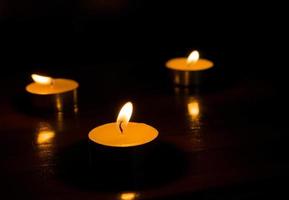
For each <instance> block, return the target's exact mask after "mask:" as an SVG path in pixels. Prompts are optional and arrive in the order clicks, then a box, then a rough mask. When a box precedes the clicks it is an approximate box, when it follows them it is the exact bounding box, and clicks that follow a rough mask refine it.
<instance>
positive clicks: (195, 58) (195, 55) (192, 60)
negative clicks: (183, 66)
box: [187, 50, 200, 65]
mask: <svg viewBox="0 0 289 200" xmlns="http://www.w3.org/2000/svg"><path fill="white" fill-rule="evenodd" d="M199 57H200V55H199V52H198V51H197V50H194V51H192V52H191V53H190V55H189V56H188V58H187V63H188V64H189V65H190V64H194V63H196V62H197V61H198V60H199Z"/></svg>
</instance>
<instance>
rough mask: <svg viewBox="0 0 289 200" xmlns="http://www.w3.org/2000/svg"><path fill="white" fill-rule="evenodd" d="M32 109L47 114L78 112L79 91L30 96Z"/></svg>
mask: <svg viewBox="0 0 289 200" xmlns="http://www.w3.org/2000/svg"><path fill="white" fill-rule="evenodd" d="M28 99H29V101H30V104H31V107H33V108H35V109H36V110H38V111H45V112H77V110H78V102H77V101H78V97H77V89H75V90H71V91H68V92H63V93H59V94H46V95H35V94H28Z"/></svg>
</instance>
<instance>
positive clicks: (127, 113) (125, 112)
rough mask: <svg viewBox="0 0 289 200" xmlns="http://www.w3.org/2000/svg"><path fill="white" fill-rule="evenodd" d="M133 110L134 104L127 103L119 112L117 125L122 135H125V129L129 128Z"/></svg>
mask: <svg viewBox="0 0 289 200" xmlns="http://www.w3.org/2000/svg"><path fill="white" fill-rule="evenodd" d="M132 109H133V107H132V103H131V102H127V103H126V104H124V106H123V107H122V108H121V110H120V111H119V114H118V116H117V120H116V123H117V126H118V128H119V130H120V132H121V133H123V132H124V130H125V128H126V127H127V124H128V122H129V120H130V117H131V114H132Z"/></svg>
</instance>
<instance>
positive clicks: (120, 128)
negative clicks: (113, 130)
mask: <svg viewBox="0 0 289 200" xmlns="http://www.w3.org/2000/svg"><path fill="white" fill-rule="evenodd" d="M122 123H123V121H121V122H120V123H119V130H120V132H121V133H123V129H122V127H121V124H122Z"/></svg>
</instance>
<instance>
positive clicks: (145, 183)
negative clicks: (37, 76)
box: [0, 62, 289, 199]
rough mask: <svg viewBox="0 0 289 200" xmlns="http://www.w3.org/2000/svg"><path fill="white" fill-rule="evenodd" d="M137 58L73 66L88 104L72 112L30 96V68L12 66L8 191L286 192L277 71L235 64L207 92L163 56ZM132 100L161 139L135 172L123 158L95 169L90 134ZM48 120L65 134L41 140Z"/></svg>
mask: <svg viewBox="0 0 289 200" xmlns="http://www.w3.org/2000/svg"><path fill="white" fill-rule="evenodd" d="M130 65H132V66H133V67H130ZM130 65H129V64H124V63H122V64H121V63H119V64H118V66H119V68H114V69H115V70H116V71H114V72H112V71H111V70H108V71H107V70H103V69H104V68H105V67H107V66H102V65H95V66H94V67H91V66H90V67H88V66H86V67H83V66H82V67H79V68H77V67H74V68H72V69H70V70H69V72H68V75H67V77H69V78H75V79H77V80H78V81H79V83H80V88H79V100H80V103H79V112H78V113H77V114H73V115H68V114H64V116H63V119H62V120H61V119H60V118H59V116H57V115H55V114H52V115H51V114H50V115H48V114H47V113H39V112H35V111H33V110H31V108H27V107H26V106H25V104H24V103H23V102H22V100H23V99H22V97H23V96H22V95H23V92H24V87H25V84H26V83H28V82H29V81H30V80H29V72H25V71H18V72H15V73H14V75H13V77H10V76H9V77H7V76H5V77H4V76H3V78H2V79H1V90H2V94H3V95H1V100H0V101H1V115H0V123H1V126H0V128H1V130H0V134H1V140H0V150H1V151H0V152H1V167H0V169H1V173H0V174H1V181H0V184H1V191H2V194H1V195H2V196H5V197H6V198H19V197H27V198H30V199H32V198H33V199H34V198H36V199H38V198H41V199H52V198H56V197H57V198H62V199H79V198H81V199H119V195H120V194H121V193H122V192H126V191H132V192H136V193H137V194H138V198H139V199H185V198H188V199H191V198H195V197H198V198H205V199H219V198H222V199H232V198H238V199H248V198H250V199H251V198H255V197H256V198H257V197H258V198H259V197H265V196H268V195H272V196H274V197H276V196H277V197H281V196H282V195H284V194H285V192H286V190H285V189H286V182H287V178H288V164H289V163H288V156H287V151H286V147H287V139H288V136H287V133H288V132H287V127H286V120H285V118H283V115H282V111H280V110H282V108H283V100H282V99H281V98H278V90H275V88H274V86H275V85H274V84H272V82H271V81H268V79H267V78H268V77H263V78H265V79H266V80H262V79H256V77H255V76H253V78H252V77H250V76H248V77H245V76H244V77H242V78H241V77H238V76H236V77H235V78H236V79H235V80H231V78H228V76H229V75H234V74H233V73H230V74H227V75H226V76H224V78H225V80H226V81H220V80H221V79H222V78H221V77H220V79H218V80H219V81H217V82H215V84H214V85H211V86H208V87H207V88H199V89H198V90H197V92H196V90H190V91H184V90H179V89H176V88H174V87H173V86H172V85H170V82H169V79H168V73H167V72H166V70H162V67H161V66H157V65H156V66H157V67H158V69H159V71H158V70H156V72H155V71H154V70H153V69H152V68H150V69H149V70H143V72H141V71H134V67H136V66H137V67H145V66H143V65H137V64H136V63H133V62H132V63H130ZM111 66H113V64H111ZM216 68H217V70H216V75H219V76H222V75H220V74H218V73H217V72H218V71H219V70H222V67H221V66H216ZM60 69H61V68H59V69H57V68H56V69H55V68H53V67H51V69H50V72H51V74H57V72H59V71H60V72H61V73H60V74H61V75H63V74H62V72H63V71H65V70H63V71H61V70H60ZM99 69H100V70H99ZM47 70H49V68H48V69H47ZM10 72H11V73H13V72H12V71H10ZM100 72H101V74H100ZM154 72H155V73H154ZM114 75H115V76H114ZM259 78H260V77H259ZM208 88H209V89H208ZM192 98H197V99H198V100H199V103H200V112H201V117H200V122H201V126H200V129H199V130H194V129H192V126H193V123H192V121H191V119H190V117H189V115H188V111H187V103H188V102H190V101H191V99H192ZM127 100H131V101H132V102H133V103H134V106H135V109H134V114H133V117H132V119H133V121H139V122H145V123H148V124H150V125H152V126H154V127H155V128H157V129H158V130H159V132H160V135H159V141H160V143H159V145H158V147H157V148H156V149H155V153H154V154H153V155H152V156H151V158H149V159H148V160H146V163H145V165H144V166H145V167H144V169H143V168H142V170H143V171H139V172H136V176H135V177H134V176H133V177H131V176H130V177H128V178H127V180H126V178H124V177H123V175H119V174H118V173H116V172H119V171H121V170H119V169H121V166H107V167H106V168H101V169H100V168H98V167H96V168H95V169H94V168H93V169H91V167H90V166H89V162H88V155H89V149H88V144H87V134H88V132H89V131H90V130H91V129H92V128H94V127H95V126H98V125H100V124H103V123H107V122H112V121H114V120H115V118H116V115H117V112H118V109H119V108H120V106H121V105H122V104H123V103H124V102H126V101H127ZM41 124H42V125H43V124H46V125H47V124H48V126H50V127H51V128H52V129H53V130H54V131H55V137H54V138H53V139H52V140H50V141H49V142H46V143H43V144H38V143H37V137H38V133H37V130H38V128H39V126H41ZM93 170H102V172H101V173H93V172H94V171H93ZM110 170H112V171H113V172H112V173H110V172H109V171H110ZM120 173H121V172H120ZM139 175H140V176H139ZM120 178H122V179H123V180H119V179H120Z"/></svg>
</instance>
